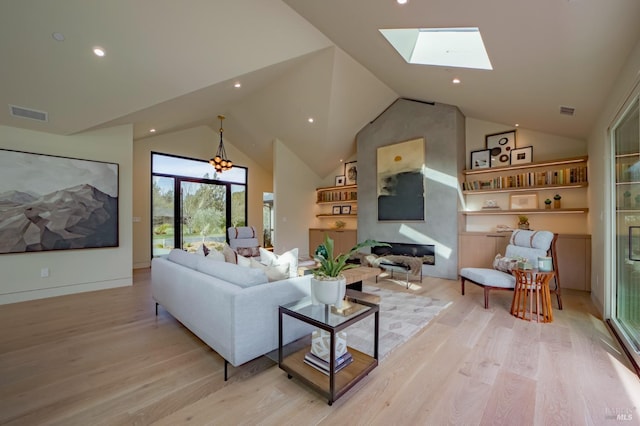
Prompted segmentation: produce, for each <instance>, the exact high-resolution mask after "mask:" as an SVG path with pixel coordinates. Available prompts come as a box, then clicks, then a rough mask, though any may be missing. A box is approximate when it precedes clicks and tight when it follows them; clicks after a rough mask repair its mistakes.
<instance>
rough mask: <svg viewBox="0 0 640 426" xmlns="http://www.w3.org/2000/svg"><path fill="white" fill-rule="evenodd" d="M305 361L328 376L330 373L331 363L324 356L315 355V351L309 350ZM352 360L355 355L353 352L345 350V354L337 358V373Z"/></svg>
mask: <svg viewBox="0 0 640 426" xmlns="http://www.w3.org/2000/svg"><path fill="white" fill-rule="evenodd" d="M304 362H305V363H306V364H308V365H310V366H312V367H313V368H315V369H316V370H318V371H320V372H322V373H324V374H326V375H327V376H328V375H329V363H328V362H327V361H325V360H323V359H322V358H319V357H317V356H315V355H314V354H313V353H311V352H307V354H306V355H305V356H304ZM352 362H353V357H352V356H351V354H350V353H349V352H345V353H344V355H342V356H340V357H338V358H336V362H335V372H336V373H337V372H338V371H340V370H342V369H343V368H344V367H346V366H347V365H349V364H351V363H352Z"/></svg>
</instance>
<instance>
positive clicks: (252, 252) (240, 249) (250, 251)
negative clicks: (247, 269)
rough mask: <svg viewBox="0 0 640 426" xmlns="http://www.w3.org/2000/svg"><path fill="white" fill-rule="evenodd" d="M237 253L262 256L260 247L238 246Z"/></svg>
mask: <svg viewBox="0 0 640 426" xmlns="http://www.w3.org/2000/svg"><path fill="white" fill-rule="evenodd" d="M236 253H238V254H239V255H240V256H245V257H256V256H260V252H259V251H258V247H257V246H256V247H236Z"/></svg>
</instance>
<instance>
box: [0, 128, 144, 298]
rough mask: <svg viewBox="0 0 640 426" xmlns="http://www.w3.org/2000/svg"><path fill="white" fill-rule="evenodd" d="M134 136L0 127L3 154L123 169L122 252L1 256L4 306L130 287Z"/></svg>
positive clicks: (117, 132) (106, 131) (0, 292)
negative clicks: (93, 162)
mask: <svg viewBox="0 0 640 426" xmlns="http://www.w3.org/2000/svg"><path fill="white" fill-rule="evenodd" d="M132 134H133V131H132V127H131V126H130V125H125V126H119V127H113V128H109V129H103V130H97V131H92V132H86V133H82V134H77V135H73V136H59V135H52V134H49V133H42V132H35V131H31V130H23V129H18V128H14V127H7V126H0V148H5V149H12V150H17V151H25V152H34V153H40V154H50V155H57V156H63V157H73V158H80V159H86V160H97V161H106V162H112V163H118V164H119V194H118V201H119V204H118V209H119V217H118V221H119V247H115V248H101V249H87V250H60V251H46V252H33V253H19V254H3V255H0V271H2V273H0V304H5V303H13V302H20V301H25V300H32V299H40V298H44V297H52V296H59V295H64V294H71V293H79V292H84V291H93V290H100V289H105V288H112V287H120V286H127V285H131V283H132V267H131V266H132V265H131V263H132V262H131V259H132V234H131V229H132V215H131V211H132V202H131V200H132V179H133V178H132V168H133V167H132V164H133V163H132V162H133V156H132V143H133V142H132ZM0 155H1V154H0ZM45 267H46V268H49V271H50V274H49V277H46V278H41V277H40V270H41V268H45Z"/></svg>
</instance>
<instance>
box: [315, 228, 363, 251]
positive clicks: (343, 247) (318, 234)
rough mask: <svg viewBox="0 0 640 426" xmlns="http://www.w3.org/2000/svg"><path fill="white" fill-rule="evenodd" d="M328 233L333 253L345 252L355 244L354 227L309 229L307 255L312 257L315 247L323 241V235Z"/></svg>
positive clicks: (355, 233)
mask: <svg viewBox="0 0 640 426" xmlns="http://www.w3.org/2000/svg"><path fill="white" fill-rule="evenodd" d="M325 234H328V235H329V237H330V238H331V239H332V240H333V251H334V254H339V253H347V252H348V251H349V250H351V249H352V248H353V246H355V245H356V242H357V238H358V236H357V231H356V230H355V229H321V228H311V229H309V256H312V257H313V254H314V253H315V251H316V248H318V246H319V245H320V244H322V243H323V242H324V236H325Z"/></svg>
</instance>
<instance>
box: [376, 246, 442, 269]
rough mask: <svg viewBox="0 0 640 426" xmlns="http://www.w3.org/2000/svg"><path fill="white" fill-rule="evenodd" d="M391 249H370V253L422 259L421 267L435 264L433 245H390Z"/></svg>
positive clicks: (383, 247) (382, 247)
mask: <svg viewBox="0 0 640 426" xmlns="http://www.w3.org/2000/svg"><path fill="white" fill-rule="evenodd" d="M387 244H390V245H391V247H386V246H377V247H372V248H371V252H372V253H373V254H375V255H376V256H389V255H395V256H411V257H420V258H422V264H423V265H435V264H436V246H435V245H433V244H410V243H390V242H387Z"/></svg>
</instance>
